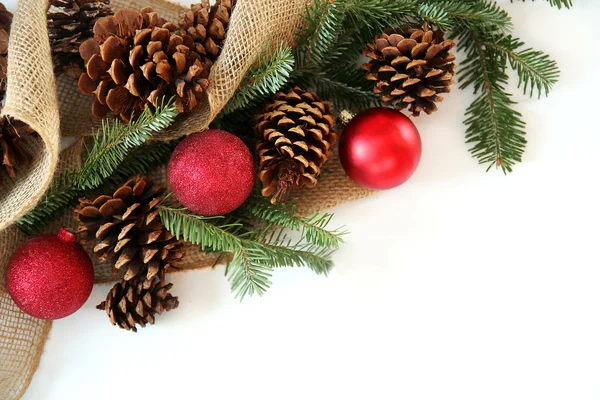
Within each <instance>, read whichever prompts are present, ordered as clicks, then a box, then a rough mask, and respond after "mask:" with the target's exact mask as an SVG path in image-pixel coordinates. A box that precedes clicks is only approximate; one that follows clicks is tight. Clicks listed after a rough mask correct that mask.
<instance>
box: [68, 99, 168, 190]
mask: <svg viewBox="0 0 600 400" xmlns="http://www.w3.org/2000/svg"><path fill="white" fill-rule="evenodd" d="M176 116H177V111H176V107H175V105H174V102H173V100H170V101H169V102H167V103H166V104H164V105H163V104H162V102H161V104H160V105H159V106H157V107H156V109H155V110H153V109H152V108H146V109H145V110H144V112H143V113H142V115H141V116H140V117H139V118H138V119H137V120H136V121H134V122H131V123H130V124H123V123H122V122H120V121H113V122H105V120H103V121H102V127H101V128H100V130H99V131H98V132H96V134H95V135H94V145H93V147H92V150H91V151H90V152H89V155H88V158H87V159H86V162H85V164H84V165H83V167H82V168H81V170H80V171H79V172H78V173H77V174H76V176H74V177H73V184H74V185H75V186H76V187H77V188H79V189H94V188H96V187H98V186H99V185H101V184H102V182H103V180H104V179H106V178H108V177H109V176H110V175H111V174H112V173H113V172H114V171H115V170H116V169H117V167H118V166H119V164H121V162H122V161H123V160H124V159H125V157H126V156H127V154H128V153H129V151H131V150H132V149H134V148H136V147H138V146H140V145H142V144H143V143H144V142H146V140H148V138H150V137H151V136H152V134H153V133H156V132H160V131H162V130H164V129H166V128H167V127H168V126H169V125H171V124H172V123H173V121H174V120H175V117H176Z"/></svg>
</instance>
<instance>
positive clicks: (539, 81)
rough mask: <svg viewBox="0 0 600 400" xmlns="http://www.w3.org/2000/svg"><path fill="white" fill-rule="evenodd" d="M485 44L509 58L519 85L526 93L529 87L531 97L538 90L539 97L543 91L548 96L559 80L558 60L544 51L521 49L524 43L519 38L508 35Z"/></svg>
mask: <svg viewBox="0 0 600 400" xmlns="http://www.w3.org/2000/svg"><path fill="white" fill-rule="evenodd" d="M484 45H485V46H486V47H487V48H491V49H493V50H496V51H498V52H500V53H501V54H504V55H505V56H506V57H507V58H508V62H509V65H510V66H511V68H512V69H513V70H515V71H516V72H517V75H518V76H519V83H518V87H519V88H521V87H523V93H524V94H527V91H528V89H529V96H530V97H533V93H534V92H537V94H538V99H539V98H540V97H541V96H542V93H545V94H546V96H548V94H549V93H550V90H551V89H552V87H553V86H554V85H555V84H556V82H558V78H559V76H560V70H559V68H558V64H557V63H556V61H554V60H552V59H550V57H549V56H548V55H547V54H544V53H543V52H542V51H538V50H533V49H531V48H528V49H525V50H519V49H520V48H521V47H522V46H523V45H524V43H523V42H521V41H520V40H519V39H517V38H514V37H512V36H506V37H504V38H502V39H501V40H500V41H497V42H485V43H484Z"/></svg>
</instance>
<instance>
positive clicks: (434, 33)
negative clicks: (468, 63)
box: [362, 24, 456, 116]
mask: <svg viewBox="0 0 600 400" xmlns="http://www.w3.org/2000/svg"><path fill="white" fill-rule="evenodd" d="M453 47H454V42H453V41H452V40H444V32H443V31H441V30H439V29H435V30H431V29H429V27H428V26H427V24H424V25H423V26H422V27H417V28H413V27H407V26H404V27H402V28H400V29H390V30H387V31H386V32H385V33H384V34H383V35H381V36H377V37H376V38H375V43H374V44H368V45H367V47H366V48H365V50H364V51H363V54H364V55H365V56H367V57H369V58H371V61H370V62H369V63H367V64H364V65H363V67H362V68H363V69H364V70H365V71H367V75H366V79H367V80H369V81H373V82H375V89H374V91H375V93H377V94H379V95H380V96H381V99H382V100H383V102H384V103H386V104H388V105H391V106H394V107H396V108H397V109H398V110H402V109H404V108H406V107H409V110H410V111H411V112H412V113H413V115H415V116H418V115H419V114H421V112H422V111H425V112H426V113H427V114H431V113H432V112H434V111H436V110H437V106H436V104H435V103H436V102H440V101H442V100H443V98H442V97H441V96H439V94H440V93H448V92H450V85H452V84H453V83H454V66H455V65H454V60H455V59H456V57H455V56H454V54H452V53H451V52H450V50H451V49H452V48H453Z"/></svg>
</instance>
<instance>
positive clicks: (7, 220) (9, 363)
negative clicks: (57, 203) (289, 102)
mask: <svg viewBox="0 0 600 400" xmlns="http://www.w3.org/2000/svg"><path fill="white" fill-rule="evenodd" d="M309 1H310V0H238V1H237V5H236V7H235V10H234V12H233V14H232V17H231V22H230V25H229V33H228V36H227V39H226V42H225V46H224V48H223V51H222V53H221V56H220V58H219V59H218V61H217V62H216V63H215V65H214V67H213V69H212V71H211V75H210V81H211V86H210V88H209V90H208V92H207V101H206V102H205V103H204V104H203V106H202V107H201V108H200V110H199V111H198V112H197V113H195V114H194V115H192V116H190V117H188V118H186V119H181V120H180V121H179V122H178V123H176V124H175V126H173V127H172V128H171V129H169V130H168V131H166V132H164V133H163V134H162V135H161V136H160V137H159V139H163V140H166V139H171V138H175V137H180V136H183V135H187V134H190V133H192V132H197V131H200V130H203V129H206V128H207V127H208V125H209V123H210V122H211V121H212V119H213V118H214V117H215V116H216V115H217V114H218V113H219V111H220V110H221V109H222V108H223V106H225V104H226V103H227V101H228V100H229V99H230V98H231V96H232V95H233V94H234V92H235V90H236V89H237V87H238V85H239V83H240V82H241V80H242V79H243V76H244V74H245V73H246V71H247V70H248V68H249V67H250V66H251V65H253V64H254V63H255V62H256V61H257V59H258V57H259V56H260V55H261V54H262V53H264V52H265V50H266V49H267V47H268V46H270V45H272V44H273V43H276V42H279V41H282V40H283V41H287V42H288V43H291V42H292V41H293V40H294V38H295V35H296V33H297V31H298V30H299V29H300V28H301V26H302V24H303V23H304V19H303V18H302V16H301V14H302V12H303V11H304V7H305V5H306V3H307V2H309ZM113 5H114V6H115V9H119V8H122V7H129V8H133V9H138V10H139V9H141V8H143V7H147V6H151V7H153V8H154V9H155V10H156V11H158V12H159V13H160V14H161V16H163V17H164V18H167V19H170V20H174V21H177V20H178V17H179V14H180V13H181V11H183V10H184V9H185V7H183V6H180V5H177V4H173V3H169V2H167V1H164V0H148V1H142V0H116V1H113ZM46 6H47V0H20V1H19V9H18V11H17V13H16V15H15V19H14V21H13V28H12V32H11V39H10V40H11V42H10V46H9V54H10V56H9V64H8V75H9V79H8V94H7V103H6V107H5V108H4V113H6V114H8V115H11V116H13V117H15V118H18V119H21V120H22V121H24V122H27V123H29V124H30V125H31V126H32V127H33V128H34V129H36V130H37V131H38V132H39V133H40V135H39V138H37V139H35V138H33V139H31V140H30V142H29V146H30V149H31V150H32V151H33V153H34V154H35V155H36V157H35V161H34V164H33V167H32V168H31V169H30V170H29V172H28V173H24V174H23V175H22V177H21V178H20V179H19V180H17V181H16V182H15V183H14V184H13V185H11V186H8V187H6V189H4V190H2V191H0V218H1V219H0V229H2V228H5V227H7V226H8V225H10V224H11V223H12V222H14V221H15V220H16V219H17V218H18V217H19V216H21V215H23V214H24V213H25V212H26V211H27V210H28V209H30V208H32V207H33V206H34V205H35V204H36V203H37V202H38V201H39V199H40V197H41V196H42V195H43V193H44V191H45V190H46V188H47V187H48V184H49V183H50V181H51V179H52V177H53V175H54V170H55V167H56V164H57V161H58V140H59V120H60V130H61V132H62V134H63V135H74V136H81V135H89V134H91V133H92V130H93V128H94V127H96V126H98V124H99V121H98V120H96V119H94V118H93V117H92V115H91V104H92V102H93V99H92V98H90V97H86V96H83V95H82V94H81V93H80V92H79V90H78V89H77V85H76V82H74V81H73V80H71V79H70V78H68V77H66V76H62V77H60V78H59V79H58V80H57V82H56V86H55V80H54V75H53V69H52V62H51V56H50V47H49V44H48V36H47V29H46V14H45V12H46ZM57 96H58V99H59V102H58V104H60V114H59V109H58V105H57V99H56V98H57ZM59 115H60V119H59ZM81 149H82V148H81V144H80V143H77V144H76V145H74V146H72V147H71V148H70V149H68V150H67V151H66V152H63V153H62V154H61V161H62V163H61V166H60V167H61V169H63V168H64V169H65V170H73V169H76V168H77V166H78V165H79V162H80V160H81ZM153 178H154V179H155V181H156V182H157V183H163V184H164V183H165V182H166V169H165V168H163V169H161V170H159V171H157V172H156V173H155V174H154V175H153ZM370 193H371V191H368V190H365V189H361V188H358V187H357V186H356V185H354V184H353V183H352V181H351V180H350V179H348V177H347V176H346V175H345V174H344V171H343V169H342V167H341V165H340V163H339V160H338V158H337V153H336V152H333V154H332V156H331V158H330V160H329V161H328V162H327V163H326V164H325V167H324V170H323V173H322V175H321V177H320V179H319V184H318V185H317V187H316V188H315V189H311V190H301V191H298V192H296V193H295V194H294V197H299V198H300V200H299V202H298V207H299V210H300V211H301V212H305V213H309V212H314V211H318V210H321V209H323V208H328V207H333V206H335V205H337V204H340V203H343V202H346V201H351V200H356V199H358V198H361V197H365V196H367V195H369V194H370ZM59 225H64V226H70V227H75V226H76V222H75V221H74V218H73V215H72V214H70V213H69V214H67V215H66V216H65V217H64V218H63V219H62V220H61V221H59V222H58V223H57V224H54V225H53V226H51V227H48V228H47V230H46V232H48V233H50V232H54V233H55V232H56V230H57V229H58V226H59ZM24 240H25V237H24V235H23V234H22V233H20V232H19V231H18V230H17V229H16V228H15V227H10V228H8V229H5V230H3V231H0V399H7V400H12V399H18V398H20V397H21V396H22V395H23V393H24V392H25V390H26V389H27V386H28V385H29V383H30V381H31V378H32V376H33V373H34V372H35V370H36V369H37V365H38V363H39V359H40V357H41V354H42V351H43V345H44V342H45V340H46V338H47V335H48V332H49V329H50V326H51V323H50V322H47V321H41V320H37V319H35V318H32V317H29V316H27V315H25V314H23V313H22V312H21V311H20V310H19V309H18V308H17V307H16V306H15V304H14V303H13V302H12V300H11V299H10V298H9V296H8V295H7V294H6V293H5V288H4V283H3V282H4V269H5V267H6V264H7V262H8V260H9V258H10V256H11V254H12V253H13V251H14V250H15V249H16V248H17V246H18V245H19V244H20V243H22V242H23V241H24ZM88 250H89V249H88ZM186 252H187V255H186V258H185V262H184V263H183V265H182V267H183V268H185V269H191V268H201V267H206V266H211V265H213V264H214V262H215V261H216V257H217V256H216V255H214V254H203V253H201V252H200V251H199V249H198V247H197V246H196V247H195V246H190V245H188V246H186ZM95 275H96V282H109V281H113V280H115V279H116V278H117V277H115V276H114V275H112V268H111V266H110V265H106V264H97V265H96V266H95Z"/></svg>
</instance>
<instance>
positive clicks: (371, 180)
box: [339, 108, 421, 190]
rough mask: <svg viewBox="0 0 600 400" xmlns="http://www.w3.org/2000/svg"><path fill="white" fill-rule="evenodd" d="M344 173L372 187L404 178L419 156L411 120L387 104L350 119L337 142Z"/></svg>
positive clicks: (418, 141)
mask: <svg viewBox="0 0 600 400" xmlns="http://www.w3.org/2000/svg"><path fill="white" fill-rule="evenodd" d="M339 146H340V147H339V154H340V161H341V163H342V166H343V167H344V171H346V174H347V175H348V176H349V177H350V179H352V180H353V181H354V182H356V183H357V184H359V185H361V186H363V187H366V188H369V189H376V190H383V189H391V188H393V187H396V186H399V185H401V184H402V183H404V182H406V180H407V179H408V178H410V176H411V175H412V174H413V173H414V172H415V170H416V169H417V166H418V165H419V161H420V159H421V136H420V135H419V131H418V130H417V128H416V127H415V125H414V124H413V123H412V121H411V120H410V119H409V118H408V117H407V116H406V115H404V114H402V113H401V112H398V111H396V110H393V109H391V108H371V109H369V110H366V111H363V112H361V113H360V114H358V115H357V116H356V117H354V118H353V119H352V121H350V123H349V124H348V125H347V126H346V128H345V129H344V133H343V134H342V136H341V138H340V145H339Z"/></svg>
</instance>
